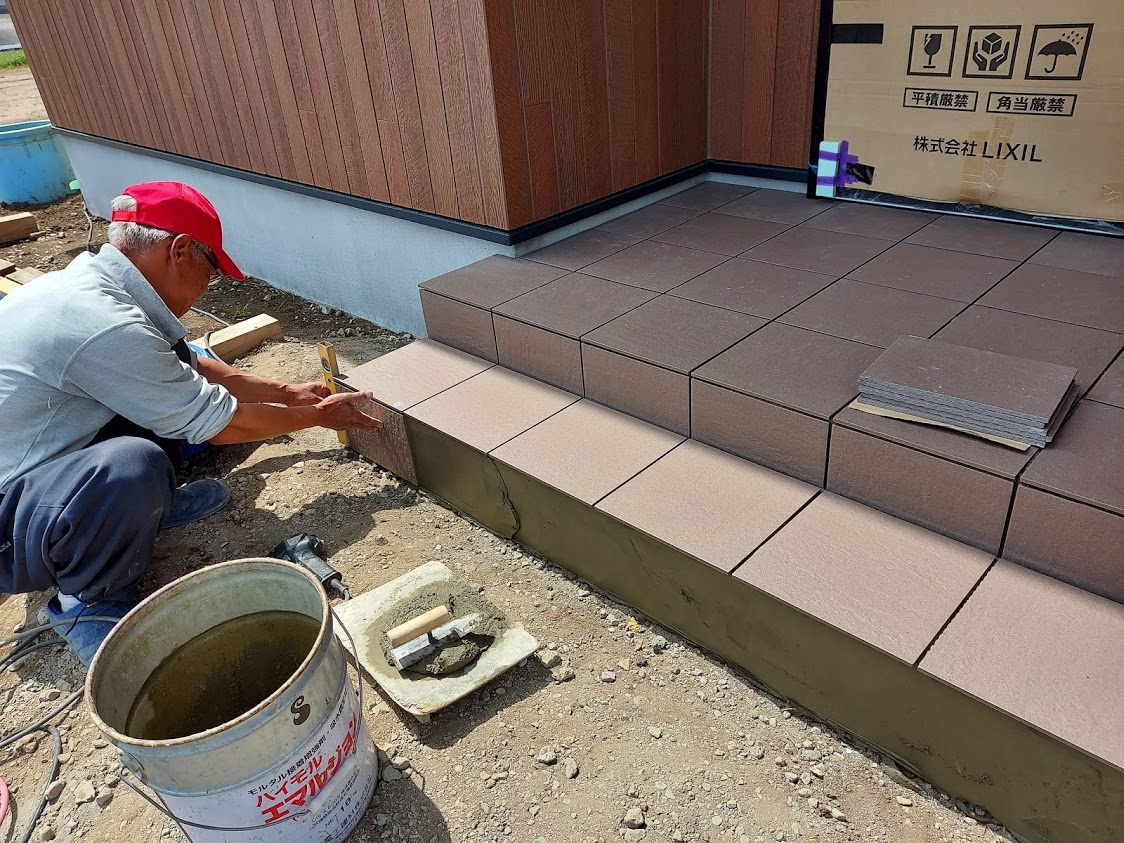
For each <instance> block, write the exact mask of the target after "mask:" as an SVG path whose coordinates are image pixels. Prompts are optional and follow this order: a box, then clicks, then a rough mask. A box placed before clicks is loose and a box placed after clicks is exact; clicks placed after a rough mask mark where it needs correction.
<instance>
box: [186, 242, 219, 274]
mask: <svg viewBox="0 0 1124 843" xmlns="http://www.w3.org/2000/svg"><path fill="white" fill-rule="evenodd" d="M192 245H194V246H195V250H196V251H197V252H199V254H201V255H202V256H203V257H205V258H206V259H207V263H209V264H210V265H211V269H213V270H214V272H212V273H211V275H210V277H209V278H208V279H207V283H208V284H214V283H215V282H216V281H222V280H223V279H224V278H225V277H226V273H225V272H223V271H222V270H221V269H219V262H218V260H217V259H216V258H215V256H214V255H213V254H212V253H211V250H210V249H209V248H208V247H206V246H204V245H203V244H202V243H195V242H194V241H192Z"/></svg>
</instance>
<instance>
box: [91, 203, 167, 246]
mask: <svg viewBox="0 0 1124 843" xmlns="http://www.w3.org/2000/svg"><path fill="white" fill-rule="evenodd" d="M109 207H110V208H111V209H112V210H114V211H135V210H136V209H137V200H136V199H134V198H133V197H132V196H129V195H127V194H126V195H122V196H118V197H117V198H116V199H114V200H113V202H112V203H111V204H110V206H109ZM174 236H175V235H174V234H172V232H170V231H164V229H162V228H152V227H151V226H147V225H141V224H140V223H135V222H111V223H110V224H109V231H108V233H107V237H108V239H109V242H110V244H111V245H112V246H114V247H115V248H116V249H119V250H120V251H122V252H123V253H125V254H126V255H129V254H132V255H143V254H144V253H145V252H147V251H148V250H149V249H151V248H152V247H153V246H155V245H156V244H157V243H159V242H160V241H161V240H164V239H165V238H168V237H174Z"/></svg>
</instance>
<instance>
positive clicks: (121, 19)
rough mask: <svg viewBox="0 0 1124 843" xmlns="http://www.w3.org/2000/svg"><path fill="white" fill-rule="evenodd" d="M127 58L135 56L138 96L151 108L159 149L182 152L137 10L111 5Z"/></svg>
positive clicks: (130, 5) (130, 7) (120, 5)
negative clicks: (138, 83) (139, 86)
mask: <svg viewBox="0 0 1124 843" xmlns="http://www.w3.org/2000/svg"><path fill="white" fill-rule="evenodd" d="M110 6H111V7H112V8H113V10H114V14H115V16H116V19H117V23H118V27H119V28H120V30H121V36H122V38H123V39H124V41H125V46H126V49H128V50H129V51H130V52H129V53H128V55H132V56H135V57H136V67H135V68H134V73H135V75H136V76H137V77H138V78H139V81H140V83H141V88H140V95H141V98H142V99H144V100H145V104H146V105H147V106H148V107H150V108H151V115H150V119H152V120H153V126H152V130H153V134H154V135H155V137H156V140H157V141H158V142H159V144H160V148H161V149H170V150H172V151H173V152H182V151H183V147H182V145H181V141H180V138H179V132H178V131H177V130H176V128H175V127H174V126H173V125H172V120H171V118H170V117H169V116H168V112H167V108H166V102H165V99H166V97H165V92H164V90H163V89H162V87H161V85H160V84H159V81H158V78H157V68H156V59H155V58H154V57H153V56H152V55H151V54H150V47H149V39H148V38H147V37H145V34H144V32H143V31H142V29H141V25H140V21H138V20H137V10H136V8H135V5H134V4H132V3H120V4H118V3H111V4H110ZM142 13H143V12H142Z"/></svg>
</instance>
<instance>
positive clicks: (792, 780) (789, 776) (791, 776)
mask: <svg viewBox="0 0 1124 843" xmlns="http://www.w3.org/2000/svg"><path fill="white" fill-rule="evenodd" d="M784 777H785V780H786V781H787V782H788V783H789V784H796V783H797V782H798V781H800V776H798V775H796V773H792V772H789V773H785V774H784Z"/></svg>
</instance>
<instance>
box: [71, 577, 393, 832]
mask: <svg viewBox="0 0 1124 843" xmlns="http://www.w3.org/2000/svg"><path fill="white" fill-rule="evenodd" d="M277 611H283V612H296V613H299V614H301V615H305V616H307V617H310V618H312V619H314V620H315V621H316V622H317V623H319V632H318V634H317V636H316V640H315V644H313V645H312V647H311V649H310V651H309V653H308V656H307V658H305V660H304V662H303V663H302V664H301V665H300V667H299V668H298V669H297V670H296V672H295V673H294V674H293V675H292V676H291V677H290V678H289V679H288V681H286V682H285V683H284V684H283V685H282V686H281V687H280V688H279V689H278V690H277V691H276V692H275V693H273V694H271V695H270V696H268V697H267V698H266V699H264V700H262V701H261V702H260V703H259V704H257V705H256V706H254V707H253V708H251V709H250V710H249V711H246V712H245V713H243V714H242V715H240V716H238V717H236V718H235V719H233V720H231V721H230V722H227V723H224V724H222V725H220V726H216V727H214V728H212V729H208V730H206V731H202V732H199V733H198V734H192V735H188V736H186V737H182V738H175V739H170V740H146V739H141V738H137V737H134V736H130V735H129V734H126V728H127V724H128V723H129V718H130V713H131V712H132V711H133V707H134V705H135V704H136V703H137V701H138V698H139V697H140V696H141V692H142V689H143V688H144V687H145V684H146V682H147V681H148V680H149V678H150V677H151V676H152V675H153V673H154V671H156V669H157V668H158V667H160V666H161V665H162V664H163V663H164V662H165V659H167V658H168V657H169V656H171V655H172V654H173V653H176V652H177V651H179V650H180V648H181V647H183V646H184V645H185V644H187V643H188V642H189V641H191V640H192V639H195V638H196V637H197V636H200V635H202V634H204V633H207V632H208V631H210V630H213V629H215V628H216V627H218V626H220V625H222V624H224V623H226V622H228V621H232V620H234V619H236V618H247V617H248V616H253V615H257V614H260V613H264V612H277ZM333 629H334V624H333V615H332V612H331V607H330V606H329V604H328V600H327V598H326V597H325V595H324V592H323V589H322V588H321V586H320V583H319V582H317V580H316V579H315V577H313V576H312V575H311V574H309V572H307V571H306V570H304V569H303V568H301V567H298V566H296V565H291V564H289V563H287V562H279V561H277V560H274V559H243V560H238V561H235V562H226V563H223V564H221V565H214V566H212V567H209V568H204V569H203V570H200V571H197V572H195V573H193V574H189V575H188V576H186V577H183V578H182V579H180V580H177V581H176V582H174V583H172V584H171V585H168V586H166V587H164V588H162V589H161V590H160V591H158V592H156V593H155V594H153V595H152V596H151V597H149V598H148V599H147V600H145V601H144V602H143V603H141V604H140V605H139V606H138V607H137V608H136V609H134V610H133V611H132V612H131V613H130V614H129V615H128V616H127V617H126V618H125V619H124V620H123V621H122V622H121V623H120V624H118V625H117V627H116V628H115V629H114V630H113V632H112V633H110V635H109V636H108V637H107V638H106V640H105V642H104V643H103V644H102V647H101V649H100V650H99V651H98V654H97V656H95V658H94V661H93V664H91V665H90V672H89V675H88V676H87V678H86V705H87V707H88V708H89V711H90V714H91V716H92V717H93V720H94V723H95V725H96V726H97V727H98V729H99V730H101V732H102V734H104V735H105V737H106V738H107V739H108V740H109V741H111V742H112V743H113V744H115V745H116V746H117V747H118V749H120V750H121V754H122V764H123V766H124V768H125V770H126V771H127V772H129V773H132V774H133V775H134V776H135V777H136V778H138V779H140V781H141V782H143V783H144V784H146V785H148V787H150V788H151V789H152V790H154V791H155V792H156V794H157V795H158V797H159V799H160V801H161V802H163V804H164V807H165V809H166V812H167V813H168V814H169V815H171V816H172V817H174V818H175V819H176V820H177V821H178V822H179V823H180V826H181V828H183V831H184V833H185V834H186V835H187V836H188V838H190V839H191V840H192V841H194V843H219V841H224V842H225V841H230V842H231V843H233V842H234V841H237V843H290V841H292V843H295V841H315V843H342V841H343V840H344V839H345V838H346V837H347V836H348V834H350V833H351V831H352V830H353V829H354V828H355V826H356V825H357V824H358V822H359V819H360V818H361V817H362V815H363V812H364V811H365V810H366V807H367V803H368V802H369V801H370V798H371V795H372V793H373V792H374V789H375V784H376V783H377V781H378V760H377V754H376V749H375V745H374V743H373V742H372V740H371V737H370V734H369V733H368V731H367V725H366V723H365V722H364V720H363V712H362V707H361V706H360V705H359V704H357V702H356V698H355V692H354V690H353V688H352V685H351V681H350V679H349V678H348V675H347V661H346V658H345V654H344V649H343V646H342V645H341V644H340V642H339V641H338V640H337V639H336V637H335V634H334V632H333ZM169 665H170V666H171V667H174V666H175V662H171V663H169ZM185 684H187V683H185ZM176 687H177V690H178V688H179V686H176ZM182 693H183V694H184V695H188V694H191V693H192V689H191V688H190V687H183V689H182ZM360 694H362V691H360ZM125 781H126V782H127V783H128V781H129V780H128V778H127V777H126V778H125ZM142 795H143V793H142Z"/></svg>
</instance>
